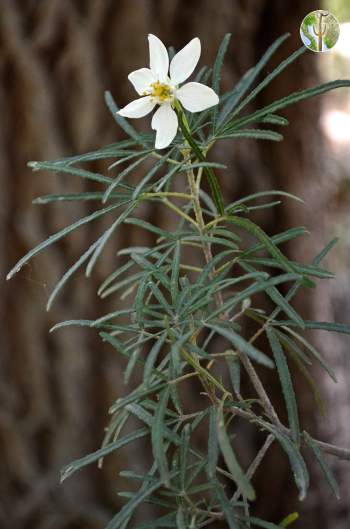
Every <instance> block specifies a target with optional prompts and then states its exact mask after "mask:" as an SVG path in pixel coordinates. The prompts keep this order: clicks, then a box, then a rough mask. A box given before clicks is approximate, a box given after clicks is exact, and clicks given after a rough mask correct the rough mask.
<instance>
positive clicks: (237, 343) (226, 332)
mask: <svg viewBox="0 0 350 529" xmlns="http://www.w3.org/2000/svg"><path fill="white" fill-rule="evenodd" d="M206 327H208V328H209V329H212V330H213V331H215V332H217V333H218V334H220V335H221V336H223V337H224V338H226V339H227V340H228V341H229V342H230V343H231V344H232V345H233V346H234V347H235V348H236V349H238V351H240V352H241V353H243V354H246V355H247V356H249V357H250V358H252V359H253V360H255V361H256V362H258V363H259V364H262V365H264V366H266V367H269V368H273V367H274V363H273V361H272V360H271V359H270V358H269V357H268V356H266V355H265V354H264V353H262V352H261V351H259V350H258V349H257V348H256V347H255V346H254V345H252V344H251V343H249V342H247V341H246V340H245V339H244V338H243V337H242V336H240V335H239V334H237V333H236V332H235V331H234V330H232V329H228V328H226V327H222V326H219V325H210V324H206Z"/></svg>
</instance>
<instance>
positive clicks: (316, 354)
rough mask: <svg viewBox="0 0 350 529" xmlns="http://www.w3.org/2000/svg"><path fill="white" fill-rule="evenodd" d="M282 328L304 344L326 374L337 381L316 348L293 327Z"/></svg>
mask: <svg viewBox="0 0 350 529" xmlns="http://www.w3.org/2000/svg"><path fill="white" fill-rule="evenodd" d="M282 328H283V329H284V330H285V331H287V332H288V333H289V334H291V335H292V336H294V338H296V339H297V340H298V341H299V342H300V343H302V344H303V345H304V347H305V348H306V349H307V350H308V351H309V353H311V355H312V357H313V358H315V359H316V360H317V361H318V363H319V364H320V365H321V366H322V367H323V369H324V370H325V371H326V372H327V373H328V375H329V376H330V377H331V379H332V380H333V381H334V382H337V377H336V375H335V373H334V371H333V369H332V368H331V367H329V366H328V364H327V363H326V362H325V360H324V359H323V358H322V355H321V354H320V353H319V352H318V351H317V349H316V348H315V347H314V346H313V345H312V344H311V343H310V342H308V341H307V340H306V338H304V337H303V336H300V334H298V333H296V332H295V331H293V329H290V328H289V327H287V326H283V325H282Z"/></svg>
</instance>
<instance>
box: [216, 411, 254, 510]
mask: <svg viewBox="0 0 350 529" xmlns="http://www.w3.org/2000/svg"><path fill="white" fill-rule="evenodd" d="M217 435H218V442H219V446H220V450H221V453H222V455H223V458H224V460H225V463H226V465H227V467H228V469H229V471H230V473H231V475H232V478H233V480H234V481H235V483H236V484H237V487H238V488H239V489H240V490H241V492H242V494H243V495H244V496H246V498H248V499H249V500H254V499H255V492H254V489H253V487H252V485H251V484H250V482H249V480H248V479H247V477H246V475H245V473H244V472H243V470H242V468H241V466H240V464H239V463H238V461H237V458H236V456H235V454H234V452H233V449H232V446H231V442H230V439H229V436H228V434H227V432H226V428H225V421H224V414H223V409H222V407H221V408H220V409H219V413H218V417H217Z"/></svg>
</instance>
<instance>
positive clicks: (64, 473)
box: [61, 428, 149, 483]
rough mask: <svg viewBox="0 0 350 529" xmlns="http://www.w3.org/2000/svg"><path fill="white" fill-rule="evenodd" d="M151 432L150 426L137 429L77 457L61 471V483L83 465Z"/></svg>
mask: <svg viewBox="0 0 350 529" xmlns="http://www.w3.org/2000/svg"><path fill="white" fill-rule="evenodd" d="M148 434H149V430H148V428H140V429H139V430H135V431H134V432H132V433H130V434H128V435H125V436H124V437H121V438H120V439H118V440H117V441H115V442H114V443H110V444H109V445H107V446H104V447H103V448H100V449H99V450H96V452H92V453H91V454H89V455H87V456H85V457H82V458H81V459H77V460H76V461H73V463H70V464H69V465H67V466H65V467H64V468H63V469H62V471H61V483H62V482H63V481H64V480H65V479H67V478H68V477H70V476H71V475H72V474H74V472H77V471H78V470H80V469H82V468H83V467H85V466H87V465H90V464H91V463H94V462H95V461H98V460H99V459H100V458H101V457H104V456H106V455H108V454H110V453H111V452H114V451H115V450H117V449H118V448H122V447H123V446H126V445H128V444H130V443H132V442H133V441H136V439H140V438H142V437H145V436H146V435H148Z"/></svg>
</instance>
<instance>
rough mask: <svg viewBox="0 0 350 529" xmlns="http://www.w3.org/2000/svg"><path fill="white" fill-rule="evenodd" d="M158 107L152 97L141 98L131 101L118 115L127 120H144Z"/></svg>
mask: <svg viewBox="0 0 350 529" xmlns="http://www.w3.org/2000/svg"><path fill="white" fill-rule="evenodd" d="M155 106H156V103H155V101H154V100H153V98H152V97H151V96H146V97H140V99H135V101H131V103H129V104H128V105H126V106H125V107H124V108H122V109H120V110H119V111H118V114H120V115H121V116H124V117H125V118H143V116H146V115H147V114H149V113H150V112H151V110H153V109H154V107H155Z"/></svg>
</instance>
